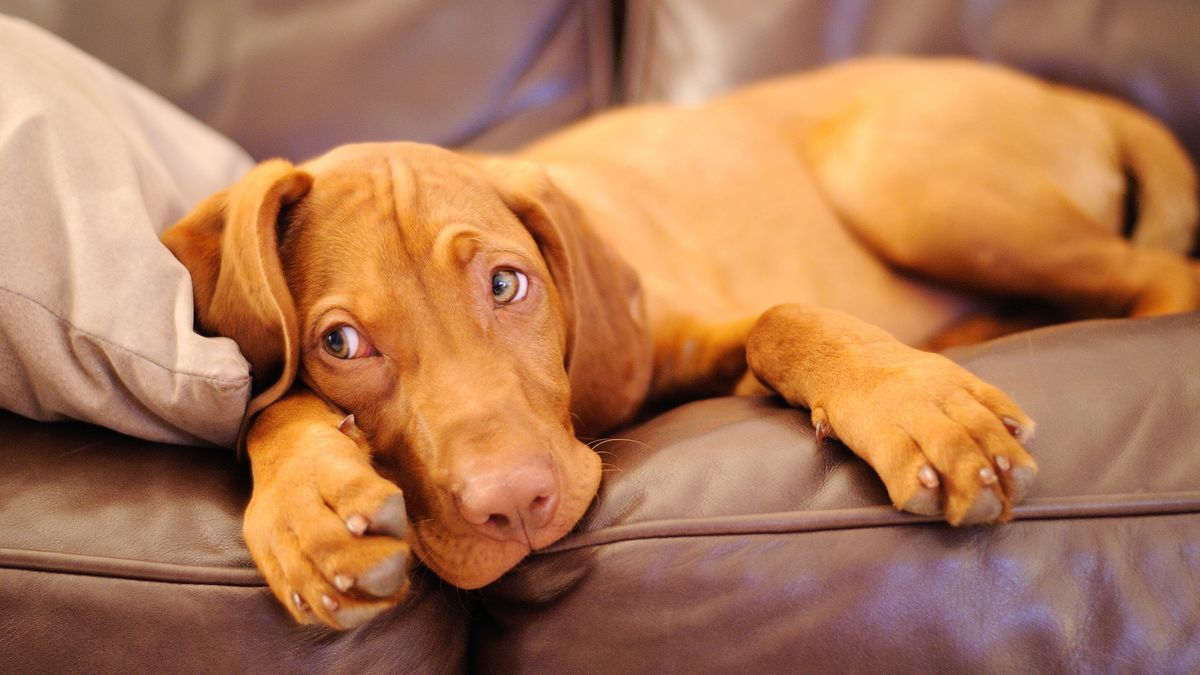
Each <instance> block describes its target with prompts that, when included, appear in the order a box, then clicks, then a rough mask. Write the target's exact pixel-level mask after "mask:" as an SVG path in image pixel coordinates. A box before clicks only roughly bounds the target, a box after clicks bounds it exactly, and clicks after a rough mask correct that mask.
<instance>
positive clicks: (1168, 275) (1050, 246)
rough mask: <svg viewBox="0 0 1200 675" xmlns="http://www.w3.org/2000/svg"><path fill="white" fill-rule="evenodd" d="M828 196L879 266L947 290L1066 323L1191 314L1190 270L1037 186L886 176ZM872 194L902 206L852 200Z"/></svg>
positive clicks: (1195, 304) (1196, 301) (1003, 180)
mask: <svg viewBox="0 0 1200 675" xmlns="http://www.w3.org/2000/svg"><path fill="white" fill-rule="evenodd" d="M912 181H916V182H912ZM831 194H833V195H834V201H835V202H836V204H837V208H838V211H839V215H840V216H841V217H842V218H843V220H844V221H845V222H846V223H847V224H848V225H849V226H850V227H851V229H852V230H854V231H855V232H856V234H858V235H859V236H860V237H861V238H862V239H863V241H865V242H867V244H868V245H869V246H870V247H871V248H872V249H873V250H874V251H875V252H876V253H877V254H879V255H880V256H881V257H882V258H884V259H885V260H887V261H888V262H890V263H891V264H893V265H895V266H897V267H899V268H901V269H904V270H906V271H909V272H912V273H914V274H916V275H919V276H922V277H925V278H929V279H932V280H934V281H938V282H941V283H944V284H947V285H950V286H953V287H956V288H966V289H972V290H977V291H983V292H985V293H988V294H992V295H997V296H1010V297H1011V296H1016V297H1024V298H1039V299H1042V300H1046V301H1049V302H1051V303H1053V304H1054V305H1056V306H1058V307H1060V308H1063V309H1066V310H1068V311H1070V312H1071V313H1072V315H1076V316H1149V315H1157V314H1170V313H1175V312H1186V311H1192V310H1195V309H1197V308H1200V267H1197V266H1196V264H1195V263H1190V262H1189V261H1188V260H1187V259H1186V258H1184V257H1183V256H1182V255H1180V254H1178V253H1174V252H1169V251H1163V250H1155V249H1151V248H1146V247H1138V246H1134V245H1133V244H1131V243H1130V242H1129V241H1127V240H1126V239H1124V238H1122V237H1120V236H1119V235H1117V234H1115V233H1113V232H1112V231H1110V229H1111V228H1106V227H1105V226H1103V225H1101V224H1100V223H1099V222H1096V221H1095V220H1093V219H1092V217H1091V216H1089V215H1088V214H1087V213H1085V212H1084V211H1083V210H1082V209H1081V208H1079V207H1078V206H1077V205H1076V204H1074V203H1073V202H1072V201H1071V200H1070V199H1069V198H1068V197H1067V195H1065V194H1064V193H1063V192H1061V191H1060V190H1058V189H1057V188H1056V187H1055V186H1054V185H1053V183H1051V182H1050V181H1048V180H1045V179H1038V178H1036V177H1028V178H1026V179H1015V178H1012V177H1005V176H1003V175H991V174H987V175H966V176H961V177H953V176H951V177H941V178H939V179H933V178H929V177H928V176H926V177H924V179H921V177H919V176H898V175H893V174H888V176H887V177H886V179H880V178H876V179H874V180H870V179H862V180H861V181H860V183H859V184H858V187H857V188H856V192H855V194H856V195H859V197H857V198H853V199H852V198H850V197H848V195H847V194H846V193H845V191H844V190H839V191H834V192H831ZM881 194H887V195H896V194H903V195H907V197H906V198H905V199H900V200H893V199H882V198H879V197H872V196H862V195H881Z"/></svg>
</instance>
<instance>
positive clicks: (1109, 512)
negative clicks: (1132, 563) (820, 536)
mask: <svg viewBox="0 0 1200 675" xmlns="http://www.w3.org/2000/svg"><path fill="white" fill-rule="evenodd" d="M1102 498H1107V499H1108V500H1109V501H1107V502H1104V503H1098V501H1097V500H1098V499H1102ZM1196 513H1200V491H1187V492H1173V493H1161V494H1151V495H1146V494H1130V495H1100V496H1087V497H1077V498H1072V497H1067V498H1044V499H1031V500H1026V502H1025V503H1023V504H1020V505H1018V506H1016V507H1014V508H1013V521H1012V523H1010V524H1009V525H1007V526H1003V527H1011V526H1012V525H1013V524H1015V523H1017V522H1018V521H1036V520H1074V519H1098V518H1131V517H1147V516H1162V515H1187V514H1196ZM942 523H944V521H943V519H941V518H939V517H937V516H916V515H912V514H907V513H901V512H899V511H897V510H895V509H894V508H892V507H890V506H882V505H881V506H866V507H860V508H852V509H828V510H823V511H805V512H778V513H765V514H752V515H738V516H715V517H711V518H698V519H694V520H693V519H684V518H677V519H664V520H649V521H644V522H639V523H630V524H625V525H616V526H612V527H607V528H602V529H599V530H595V531H592V532H584V533H582V534H578V535H575V536H573V537H570V538H569V539H567V540H564V541H562V542H560V543H558V544H555V545H553V546H550V547H548V548H545V549H542V550H541V551H535V552H534V555H548V554H553V553H561V552H564V551H571V550H576V549H583V548H592V547H595V546H603V545H607V544H615V543H620V542H627V541H642V540H649V539H674V538H692V537H723V536H743V535H764V534H799V533H805V532H827V531H838V530H857V529H866V528H874V527H911V526H914V525H929V524H935V525H940V524H942Z"/></svg>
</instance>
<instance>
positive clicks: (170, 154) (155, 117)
mask: <svg viewBox="0 0 1200 675" xmlns="http://www.w3.org/2000/svg"><path fill="white" fill-rule="evenodd" d="M250 165H251V161H250V158H249V157H248V156H247V155H246V154H245V152H243V151H242V150H241V149H240V148H238V147H237V146H236V145H235V144H233V143H232V142H231V141H229V140H227V139H225V138H223V137H221V136H220V135H218V134H217V133H215V132H213V131H211V130H209V129H207V128H206V127H204V126H202V125H201V124H200V123H199V122H196V121H194V120H192V119H191V118H189V117H187V116H186V115H185V114H184V113H182V112H180V111H179V110H177V109H175V108H173V107H172V106H171V105H170V104H168V103H166V102H165V101H163V100H162V99H159V98H158V97H157V96H155V95H154V94H152V93H150V92H149V91H147V90H145V89H143V88H141V87H140V86H139V85H137V84H135V83H134V82H132V81H131V80H128V79H127V78H125V77H123V76H121V75H120V74H119V73H117V72H115V71H113V70H111V69H110V68H108V67H107V66H105V65H103V64H101V63H100V62H98V61H96V60H94V59H92V58H91V57H89V56H87V55H86V54H84V53H83V52H80V51H78V50H76V49H75V48H73V47H71V46H70V45H68V44H66V43H64V42H62V41H60V40H59V39H57V38H55V37H53V36H51V35H50V34H48V33H45V32H43V31H42V30H41V29H38V28H35V27H33V26H31V25H29V24H26V23H24V22H21V21H18V20H15V19H10V18H7V17H0V407H3V408H7V409H9V410H12V411H15V412H17V413H19V414H22V415H25V416H28V417H32V418H35V419H39V420H60V419H65V418H73V419H79V420H85V421H87V422H92V423H95V424H100V425H103V426H106V427H110V428H112V429H116V430H117V431H121V432H123V433H126V434H131V435H134V436H139V437H142V438H147V439H151V440H159V441H167V442H173V443H196V442H202V441H207V442H210V443H215V444H218V445H226V446H228V445H232V444H233V443H234V442H235V440H236V436H237V429H238V424H239V422H240V420H241V416H242V412H243V411H244V409H245V406H246V402H247V399H248V397H249V393H250V375H249V366H248V364H247V363H246V361H245V360H244V359H243V358H242V356H241V354H240V353H239V352H238V349H237V346H236V345H234V343H233V342H231V341H229V340H226V339H223V338H205V337H201V336H200V335H197V334H196V333H195V332H194V331H193V319H192V289H191V281H190V279H189V278H188V275H187V271H186V270H185V269H184V268H183V266H182V265H181V264H179V263H178V262H177V261H176V260H175V258H174V257H173V256H172V255H171V254H170V252H169V251H167V249H166V248H164V247H163V246H162V244H160V243H159V241H158V235H159V233H160V232H162V230H163V229H165V228H166V227H168V226H170V225H171V224H172V223H173V222H174V221H175V220H177V219H178V218H180V217H181V216H182V215H184V213H185V212H186V211H187V209H189V208H190V207H191V206H192V205H194V204H195V203H196V202H198V201H199V200H200V199H201V198H203V197H205V196H207V195H209V194H211V193H213V192H216V191H217V190H220V189H222V188H224V187H226V186H227V185H229V184H231V183H233V182H234V181H235V180H236V179H237V178H238V177H239V176H240V175H241V174H242V173H244V172H245V171H246V170H247V169H248V168H249V167H250Z"/></svg>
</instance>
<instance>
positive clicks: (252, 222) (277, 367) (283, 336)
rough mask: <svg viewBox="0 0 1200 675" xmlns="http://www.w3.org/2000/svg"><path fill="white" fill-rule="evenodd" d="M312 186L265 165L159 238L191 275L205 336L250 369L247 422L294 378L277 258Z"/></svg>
mask: <svg viewBox="0 0 1200 675" xmlns="http://www.w3.org/2000/svg"><path fill="white" fill-rule="evenodd" d="M311 186H312V177H311V176H310V175H309V174H307V173H305V172H303V171H300V170H298V169H297V168H296V167H294V166H293V165H292V164H290V163H288V162H286V161H284V160H271V161H268V162H263V163H262V164H259V165H258V166H257V167H255V168H254V169H251V170H250V172H248V173H247V174H246V175H245V176H244V177H243V178H242V179H241V180H240V181H238V183H237V184H235V185H234V186H233V187H230V188H229V189H227V190H224V191H222V192H219V193H217V194H215V195H213V196H211V197H209V198H208V199H206V200H204V201H203V202H201V203H200V204H199V205H198V206H197V207H196V208H195V209H194V210H193V211H192V212H191V213H190V214H188V215H187V216H185V217H184V218H183V219H182V220H181V221H179V222H178V223H176V224H175V225H173V226H172V227H171V228H170V229H168V230H167V231H166V232H164V233H163V236H162V241H163V243H164V244H165V245H166V246H167V248H168V249H170V250H171V252H172V253H174V254H175V257H176V258H178V259H179V260H180V261H181V262H182V263H183V264H184V266H185V267H187V269H188V272H190V273H191V276H192V286H193V289H194V295H195V302H196V318H197V321H198V323H199V327H200V329H201V331H203V332H204V333H205V334H210V335H221V336H224V337H228V338H232V339H233V340H234V341H235V342H237V344H238V347H239V348H240V349H241V350H242V354H243V355H245V357H246V360H248V361H249V362H250V365H251V368H252V369H253V375H254V398H253V399H252V400H251V401H250V405H249V406H248V408H247V410H246V417H245V419H246V420H247V421H248V420H250V419H251V418H252V417H253V416H254V414H256V413H257V412H259V411H260V410H262V409H263V408H265V407H266V406H267V405H270V404H271V403H272V402H274V401H276V400H278V399H279V398H280V397H281V396H283V394H284V393H285V392H286V391H287V390H288V388H289V387H291V385H292V383H293V382H294V381H295V379H296V369H297V367H298V363H299V344H298V328H297V319H296V309H295V304H294V302H293V301H292V296H291V293H290V291H289V290H288V287H287V282H286V279H285V278H284V275H283V268H282V265H281V263H280V259H279V226H280V224H279V221H280V214H281V212H283V210H284V209H285V208H287V207H288V206H291V205H293V204H295V203H296V202H298V201H299V200H300V199H301V198H303V197H304V195H305V194H306V193H307V192H308V190H309V188H310V187H311ZM244 426H245V425H243V428H244Z"/></svg>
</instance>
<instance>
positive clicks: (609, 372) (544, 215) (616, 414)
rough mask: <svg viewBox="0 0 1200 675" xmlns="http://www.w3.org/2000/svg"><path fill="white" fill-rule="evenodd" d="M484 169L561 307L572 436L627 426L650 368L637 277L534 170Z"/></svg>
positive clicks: (527, 165) (519, 164)
mask: <svg viewBox="0 0 1200 675" xmlns="http://www.w3.org/2000/svg"><path fill="white" fill-rule="evenodd" d="M483 167H484V169H485V170H486V171H487V172H488V173H489V175H490V176H491V177H492V179H493V183H494V184H495V186H496V188H497V191H498V192H499V193H500V196H501V198H502V199H503V200H504V202H505V204H506V205H507V206H508V208H509V209H510V210H512V212H513V213H515V214H516V216H517V218H519V219H520V220H521V222H522V223H523V224H524V225H525V228H526V229H527V230H529V233H530V234H531V235H533V239H534V241H536V242H537V245H538V248H539V249H540V250H541V253H542V257H543V258H544V259H545V260H546V265H547V267H549V268H550V275H551V276H552V277H553V279H554V284H555V286H556V287H557V289H558V293H559V297H560V298H561V300H562V306H563V318H564V322H565V324H566V329H567V353H566V364H565V365H566V368H567V374H568V376H569V378H570V381H571V411H572V412H574V413H575V414H576V415H577V416H578V420H579V423H578V424H577V428H576V433H577V434H579V435H582V436H588V435H595V434H599V433H602V432H604V431H607V430H609V429H611V428H612V427H614V426H616V425H618V424H621V423H624V422H627V421H629V419H630V418H631V417H632V416H633V415H634V414H635V413H636V412H637V410H638V408H639V407H641V404H642V402H643V400H644V398H645V395H646V392H647V389H648V387H649V383H650V375H651V370H652V368H653V361H652V349H651V344H650V336H649V331H648V330H647V328H646V325H645V312H644V307H643V304H642V293H641V284H640V283H639V281H638V276H637V273H636V272H635V271H634V270H633V268H632V267H630V266H629V265H628V264H627V263H626V262H625V261H624V260H623V259H622V258H621V257H620V255H618V254H617V252H616V250H614V249H613V248H612V246H610V245H609V244H608V243H607V242H605V241H604V240H603V239H601V238H600V237H598V236H596V234H595V232H594V231H593V230H592V228H591V226H590V225H589V224H588V223H587V221H586V218H585V217H584V216H583V213H582V211H581V210H580V209H579V206H578V205H577V204H576V203H575V202H574V201H573V200H572V199H571V198H570V197H568V196H567V195H566V194H564V193H563V192H562V191H561V190H560V189H558V187H557V186H555V185H554V183H553V182H552V181H551V179H550V177H549V176H548V175H547V174H546V172H545V170H543V169H542V168H541V167H540V166H538V165H537V164H535V163H532V162H527V161H519V160H507V159H488V160H485V161H484V162H483Z"/></svg>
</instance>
